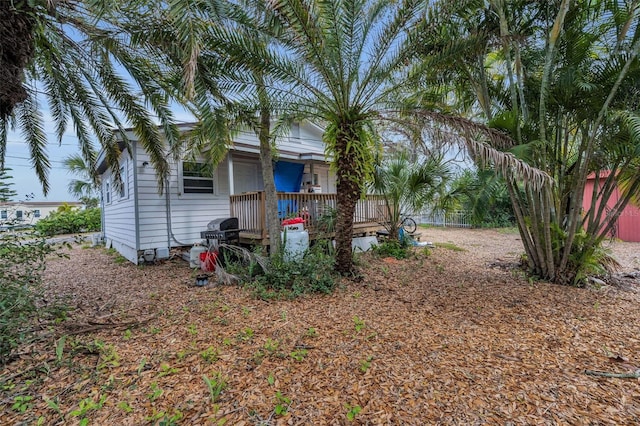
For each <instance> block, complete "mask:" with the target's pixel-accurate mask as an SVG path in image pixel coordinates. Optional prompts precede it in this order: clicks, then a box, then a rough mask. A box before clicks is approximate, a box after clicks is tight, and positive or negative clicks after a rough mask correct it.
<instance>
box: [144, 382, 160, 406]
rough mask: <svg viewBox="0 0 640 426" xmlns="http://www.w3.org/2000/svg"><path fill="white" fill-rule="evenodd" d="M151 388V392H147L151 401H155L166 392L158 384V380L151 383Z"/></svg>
mask: <svg viewBox="0 0 640 426" xmlns="http://www.w3.org/2000/svg"><path fill="white" fill-rule="evenodd" d="M150 390H151V392H149V393H148V394H147V398H149V401H151V402H153V401H155V400H156V399H158V398H160V397H161V396H162V394H163V393H164V391H163V390H162V388H160V387H159V386H158V382H153V383H151V386H150Z"/></svg>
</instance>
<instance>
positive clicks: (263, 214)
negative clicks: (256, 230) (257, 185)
mask: <svg viewBox="0 0 640 426" xmlns="http://www.w3.org/2000/svg"><path fill="white" fill-rule="evenodd" d="M258 194H260V210H259V211H260V213H259V214H260V230H261V236H262V240H264V239H265V238H267V209H266V201H265V195H264V191H260V192H258ZM270 238H271V236H270Z"/></svg>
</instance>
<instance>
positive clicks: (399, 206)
mask: <svg viewBox="0 0 640 426" xmlns="http://www.w3.org/2000/svg"><path fill="white" fill-rule="evenodd" d="M450 177H451V171H450V170H449V169H448V167H447V164H446V163H444V162H443V161H442V159H441V158H438V157H428V158H426V159H424V161H423V162H421V163H416V162H412V161H411V160H410V158H409V155H408V154H407V153H406V152H403V151H400V152H397V153H396V154H394V155H393V156H392V157H391V158H389V159H387V160H385V161H384V162H383V163H382V164H381V165H379V166H378V167H376V170H375V173H374V179H373V190H374V192H375V193H377V194H381V195H382V196H383V197H384V200H385V202H386V203H385V204H386V209H387V211H386V216H387V217H388V218H389V221H388V223H387V224H386V225H385V227H386V230H387V231H388V232H389V238H390V239H398V236H399V232H398V230H399V229H400V226H401V223H402V219H403V214H407V213H413V212H417V211H420V210H422V208H423V207H424V206H425V205H426V204H429V203H435V202H437V201H438V198H439V196H440V195H442V194H443V193H444V190H445V189H446V184H447V181H448V179H449V178H450Z"/></svg>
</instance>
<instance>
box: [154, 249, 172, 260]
mask: <svg viewBox="0 0 640 426" xmlns="http://www.w3.org/2000/svg"><path fill="white" fill-rule="evenodd" d="M168 258H169V248H167V247H158V248H157V249H156V259H168Z"/></svg>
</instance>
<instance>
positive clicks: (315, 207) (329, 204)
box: [230, 191, 388, 245]
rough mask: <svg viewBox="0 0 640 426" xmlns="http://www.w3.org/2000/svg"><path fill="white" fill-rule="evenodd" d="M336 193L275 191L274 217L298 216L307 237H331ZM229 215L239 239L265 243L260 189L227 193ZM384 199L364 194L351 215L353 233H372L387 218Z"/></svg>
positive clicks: (243, 241) (265, 231) (262, 192)
mask: <svg viewBox="0 0 640 426" xmlns="http://www.w3.org/2000/svg"><path fill="white" fill-rule="evenodd" d="M337 197H338V195H337V194H321V193H303V192H279V193H278V216H279V218H280V219H285V218H290V217H302V218H303V219H305V229H307V231H309V237H310V238H311V239H314V238H318V237H321V238H333V236H334V233H333V232H332V229H331V226H330V224H331V223H332V219H334V218H335V209H336V205H337ZM230 203H231V209H230V210H231V216H233V217H237V218H238V221H239V227H240V229H241V230H242V231H241V232H240V242H241V243H244V244H262V245H269V235H268V233H267V226H266V201H265V193H264V191H254V192H246V193H243V194H238V195H231V197H230ZM386 212H387V209H386V207H385V201H384V199H383V197H382V196H380V195H367V196H366V197H365V198H364V199H361V200H359V201H358V204H357V205H356V211H355V214H354V216H353V233H354V236H364V235H375V232H376V231H378V230H380V229H381V228H382V224H383V223H384V222H385V221H386V220H387V219H388V218H387V213H386Z"/></svg>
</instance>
